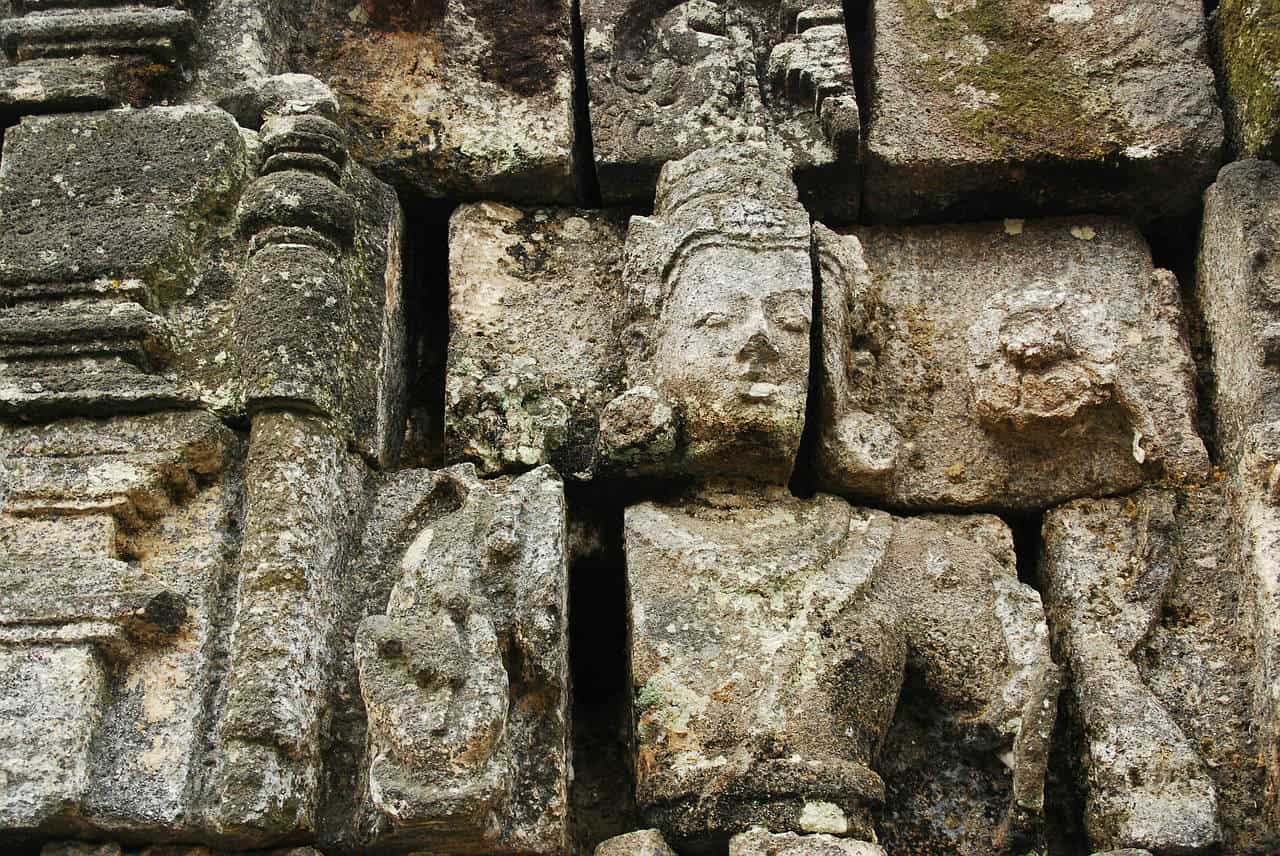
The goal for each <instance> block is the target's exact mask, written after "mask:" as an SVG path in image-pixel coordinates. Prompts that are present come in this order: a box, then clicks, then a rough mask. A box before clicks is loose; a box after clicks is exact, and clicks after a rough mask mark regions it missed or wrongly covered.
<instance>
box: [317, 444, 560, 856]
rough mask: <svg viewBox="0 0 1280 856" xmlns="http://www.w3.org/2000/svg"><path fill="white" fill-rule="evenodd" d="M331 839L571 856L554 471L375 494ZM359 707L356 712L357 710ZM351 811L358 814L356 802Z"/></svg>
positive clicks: (419, 483) (353, 632) (375, 845)
mask: <svg viewBox="0 0 1280 856" xmlns="http://www.w3.org/2000/svg"><path fill="white" fill-rule="evenodd" d="M344 582H345V589H346V592H347V594H346V597H345V605H344V607H343V610H344V612H343V615H344V619H343V621H342V624H341V635H340V643H339V645H340V652H341V654H340V656H339V673H338V678H337V681H336V686H337V688H338V691H337V693H336V695H335V697H334V698H335V702H334V704H335V708H336V714H335V716H336V717H337V719H336V721H337V722H343V723H349V724H348V725H347V726H345V727H343V728H342V729H341V733H340V734H338V735H336V736H337V749H336V752H335V755H336V756H337V757H339V758H346V759H349V760H350V762H351V763H352V764H353V765H354V767H355V769H354V770H351V771H349V772H348V771H346V770H345V769H344V766H343V765H344V764H345V763H346V762H335V767H336V768H337V769H335V770H333V771H332V775H334V776H336V777H337V778H336V779H335V780H336V781H346V782H351V781H356V780H357V779H356V777H357V776H358V777H359V778H358V780H359V782H360V783H361V784H360V786H359V789H358V791H357V792H356V793H354V794H353V793H352V792H351V789H350V788H349V787H344V788H343V789H342V792H341V794H339V795H338V798H337V800H336V801H334V802H333V803H332V804H331V806H330V809H329V811H330V812H331V813H334V812H337V813H342V814H344V815H345V820H344V823H345V825H346V827H347V828H345V829H343V830H337V831H335V833H334V834H336V835H338V836H341V837H342V838H344V839H345V840H347V841H349V842H351V843H350V845H349V846H352V847H355V848H357V849H361V850H375V849H376V850H393V851H406V850H414V851H421V850H424V849H425V850H427V851H430V852H444V853H457V854H464V853H474V854H482V853H483V854H544V856H554V854H560V853H564V852H566V848H567V846H568V844H567V842H568V837H567V836H568V808H569V793H568V789H569V777H570V759H569V754H568V753H569V707H568V705H569V676H568V620H567V612H568V601H567V598H568V542H567V535H566V511H565V503H564V489H563V485H562V483H561V480H560V478H559V477H558V476H557V475H556V473H555V471H554V470H552V469H551V468H550V467H546V466H543V467H539V468H537V469H535V470H533V471H531V472H528V473H525V474H524V475H521V476H519V477H516V478H501V479H493V480H485V481H481V480H480V479H479V478H478V477H477V475H476V472H475V469H474V468H473V467H471V466H470V465H463V466H459V467H453V468H450V469H447V470H440V471H428V470H404V471H401V472H399V473H395V474H392V475H388V476H385V477H383V478H382V479H380V480H379V481H378V483H377V484H376V485H375V490H374V492H373V493H372V495H371V506H370V510H369V515H368V519H367V523H366V526H365V530H364V535H363V540H362V541H361V543H360V549H359V552H358V554H357V555H356V558H355V561H354V562H353V563H352V565H351V567H350V569H349V571H348V573H347V574H346V576H345V579H344ZM353 704H354V705H358V706H359V708H358V709H357V708H353V707H352V705H353ZM353 797H354V802H352V798H353Z"/></svg>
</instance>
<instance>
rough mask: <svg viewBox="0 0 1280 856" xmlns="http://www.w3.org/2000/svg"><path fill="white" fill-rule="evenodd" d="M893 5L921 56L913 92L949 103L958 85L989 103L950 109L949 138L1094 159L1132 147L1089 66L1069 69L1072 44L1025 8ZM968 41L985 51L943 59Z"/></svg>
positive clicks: (1014, 154)
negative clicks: (903, 11)
mask: <svg viewBox="0 0 1280 856" xmlns="http://www.w3.org/2000/svg"><path fill="white" fill-rule="evenodd" d="M902 2H904V3H905V4H906V8H907V16H906V20H907V24H908V26H909V27H910V28H911V33H910V35H911V36H912V37H913V40H914V41H915V42H916V43H917V44H918V45H919V46H920V47H921V48H923V49H924V51H925V52H926V53H927V56H922V57H921V59H920V60H919V61H918V62H917V63H916V64H915V71H916V80H915V84H916V86H918V87H920V88H921V89H924V90H927V91H931V92H934V93H936V94H938V95H940V96H942V97H944V98H946V99H949V100H950V99H955V98H956V97H957V96H956V94H955V92H956V90H957V88H958V87H973V89H974V90H977V94H978V95H979V96H980V95H981V94H982V93H990V94H991V95H994V96H997V97H996V98H994V99H992V100H990V101H989V102H987V103H983V104H980V105H977V106H974V107H972V108H963V109H959V110H956V111H954V113H953V118H951V121H952V123H953V126H954V127H955V128H956V130H957V131H960V132H961V133H962V134H963V135H964V136H965V137H967V138H968V139H970V140H972V141H973V142H974V143H976V144H979V145H981V146H983V147H985V148H987V149H989V150H990V151H991V152H992V154H994V155H996V156H997V157H1000V158H1010V159H1028V160H1033V159H1059V158H1062V159H1070V160H1095V161H1100V160H1108V159H1113V158H1115V157H1116V156H1118V155H1119V153H1120V152H1121V151H1122V150H1123V149H1124V148H1125V147H1127V146H1128V145H1129V144H1130V143H1131V142H1132V139H1131V133H1130V131H1129V129H1128V127H1127V126H1126V125H1125V124H1124V123H1122V122H1120V121H1118V120H1117V118H1116V116H1117V112H1116V111H1115V110H1114V109H1113V105H1112V104H1110V103H1109V101H1108V100H1107V98H1106V96H1105V86H1103V85H1100V83H1099V82H1098V81H1095V80H1092V79H1091V78H1090V74H1089V71H1088V70H1087V69H1088V68H1089V67H1091V66H1093V65H1094V64H1093V63H1088V62H1085V63H1080V64H1078V65H1076V64H1073V63H1072V62H1071V61H1070V58H1071V57H1072V56H1079V55H1080V50H1079V46H1078V45H1071V44H1066V43H1064V40H1063V39H1062V37H1061V35H1060V34H1059V33H1057V32H1056V31H1055V29H1054V28H1053V27H1052V26H1051V25H1050V24H1049V22H1048V21H1047V20H1040V18H1039V16H1034V15H1030V14H1028V9H1027V4H1022V3H1010V2H1008V0H978V2H977V3H976V5H975V6H973V7H972V8H969V9H962V10H959V11H957V12H956V13H954V14H953V15H951V16H950V17H948V18H939V17H937V15H936V14H935V13H934V8H933V5H932V4H931V3H930V2H929V0H902ZM974 36H976V37H978V38H979V39H981V40H982V42H983V44H984V45H985V47H986V51H987V53H986V54H985V55H983V56H981V57H974V58H973V60H972V61H971V62H970V63H969V64H967V65H964V64H961V63H960V62H958V61H956V60H953V59H948V58H947V56H946V54H947V52H948V51H954V52H956V53H960V52H962V51H963V50H964V48H965V44H966V42H965V38H966V37H974ZM970 41H972V38H970Z"/></svg>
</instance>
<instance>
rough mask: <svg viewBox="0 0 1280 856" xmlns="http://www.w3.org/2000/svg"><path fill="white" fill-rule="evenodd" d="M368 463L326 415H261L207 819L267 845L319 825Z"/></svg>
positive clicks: (250, 461)
mask: <svg viewBox="0 0 1280 856" xmlns="http://www.w3.org/2000/svg"><path fill="white" fill-rule="evenodd" d="M362 477H363V468H362V467H360V465H359V463H358V459H356V458H355V457H354V456H353V455H350V454H349V453H348V452H347V450H346V444H345V443H344V442H343V441H342V440H341V439H340V437H339V436H338V435H337V433H336V432H335V431H334V429H333V425H332V423H330V422H328V421H327V420H325V419H323V418H321V417H318V416H315V415H311V414H304V413H294V412H290V411H287V410H273V411H267V412H264V413H261V414H258V415H257V416H255V418H254V420H253V429H252V432H251V433H250V437H249V454H248V458H247V460H246V462H245V472H244V478H245V509H246V511H245V515H246V519H245V521H244V523H243V526H244V532H243V536H242V540H241V544H240V550H239V553H238V555H237V559H236V563H237V571H238V574H237V581H236V591H235V599H234V614H233V616H232V619H231V621H232V623H231V636H230V640H229V642H228V648H229V651H228V654H227V658H228V663H227V673H226V681H225V685H224V686H225V701H224V703H223V704H222V706H221V708H220V709H219V710H218V712H217V723H216V726H215V733H214V741H215V747H216V748H215V758H216V766H215V767H214V769H213V771H212V773H211V784H210V785H209V789H210V795H209V796H210V802H211V806H210V807H209V824H210V826H211V827H212V829H213V830H214V831H216V832H217V833H218V834H219V835H223V836H226V837H227V838H228V839H230V840H232V841H237V842H243V843H245V844H246V845H261V844H269V843H274V842H276V841H279V840H280V839H282V838H286V837H289V836H292V835H295V834H297V832H298V831H299V830H302V831H308V832H311V831H314V830H315V828H316V824H317V820H316V815H317V813H318V808H317V804H318V799H319V796H318V793H317V790H318V788H319V785H320V781H321V767H322V760H321V759H322V756H323V750H324V747H323V744H322V742H321V726H322V722H323V720H324V718H325V699H326V697H327V692H328V689H329V687H330V686H331V681H332V676H333V673H334V669H335V663H334V661H335V658H336V653H335V651H336V647H335V646H336V641H335V640H336V634H337V629H336V622H337V615H338V603H339V600H340V591H341V589H340V575H341V573H342V571H343V569H344V567H345V565H346V562H347V560H348V558H349V555H350V550H351V549H352V546H353V543H352V542H353V540H354V538H355V537H356V531H355V530H356V526H357V518H356V515H357V513H358V509H359V508H360V506H361V505H362V492H363V491H362V489H363V487H364V485H363V481H362Z"/></svg>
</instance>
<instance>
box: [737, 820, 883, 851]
mask: <svg viewBox="0 0 1280 856" xmlns="http://www.w3.org/2000/svg"><path fill="white" fill-rule="evenodd" d="M729 856H884V848H883V847H881V846H879V845H878V844H871V843H870V842H867V841H854V840H852V839H849V838H836V837H835V836H834V835H821V834H818V835H797V834H795V833H794V832H780V833H772V832H769V831H768V830H767V829H761V828H759V827H757V828H755V829H752V830H749V831H747V832H741V833H739V834H737V835H735V836H733V838H731V839H729Z"/></svg>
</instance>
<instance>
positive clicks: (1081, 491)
mask: <svg viewBox="0 0 1280 856" xmlns="http://www.w3.org/2000/svg"><path fill="white" fill-rule="evenodd" d="M815 233H816V235H817V239H816V242H815V243H816V247H817V253H818V264H817V267H818V270H819V271H820V276H821V278H822V301H823V313H822V321H823V329H822V342H821V349H822V350H821V371H820V373H819V379H818V383H819V385H820V386H819V391H818V395H819V412H818V417H817V418H818V440H817V443H816V447H817V448H816V464H815V469H816V476H817V481H818V483H819V485H820V486H821V487H822V488H823V489H825V490H830V491H833V492H838V493H841V494H843V495H846V496H850V497H854V498H861V499H869V500H875V501H882V502H888V503H890V504H891V505H894V506H902V507H907V508H938V509H956V508H1004V509H1027V508H1043V507H1046V506H1050V505H1053V504H1055V503H1058V502H1061V501H1063V500H1066V499H1070V498H1072V497H1077V496H1089V495H1094V494H1100V493H1115V492H1119V491H1124V490H1131V489H1133V488H1135V487H1137V486H1139V485H1141V484H1142V483H1143V482H1144V481H1146V480H1148V479H1150V478H1153V477H1158V476H1161V475H1164V476H1170V477H1173V478H1186V477H1202V476H1204V475H1206V474H1207V471H1208V459H1207V456H1206V454H1205V449H1204V444H1203V443H1202V442H1201V440H1200V438H1199V436H1198V435H1197V434H1196V431H1195V411H1196V405H1195V391H1194V368H1193V365H1192V362H1191V355H1190V351H1189V349H1188V345H1187V341H1186V336H1185V333H1184V330H1183V321H1182V309H1181V303H1180V297H1179V290H1178V285H1177V281H1176V280H1175V279H1174V278H1173V275H1172V274H1170V273H1168V272H1167V271H1161V270H1157V269H1154V268H1153V267H1152V263H1151V255H1150V252H1149V250H1148V248H1147V245H1146V243H1145V242H1144V241H1143V239H1142V237H1141V235H1139V233H1138V232H1137V231H1136V230H1135V229H1134V228H1133V227H1131V226H1128V225H1126V224H1124V223H1122V222H1119V221H1115V220H1109V219H1099V218H1090V219H1048V220H1039V221H1025V222H1024V221H1021V220H1007V221H1005V222H1004V223H983V224H972V225H962V226H920V227H898V228H892V227H878V228H860V229H857V230H855V232H854V233H853V234H851V235H845V236H840V237H838V236H836V235H835V234H834V233H832V232H831V231H830V230H826V229H824V228H822V227H816V229H815Z"/></svg>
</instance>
